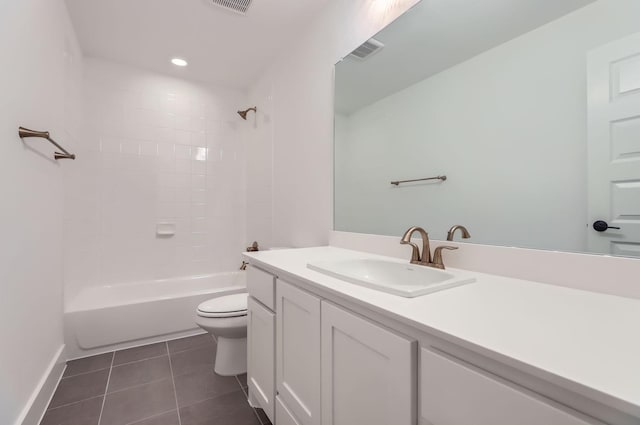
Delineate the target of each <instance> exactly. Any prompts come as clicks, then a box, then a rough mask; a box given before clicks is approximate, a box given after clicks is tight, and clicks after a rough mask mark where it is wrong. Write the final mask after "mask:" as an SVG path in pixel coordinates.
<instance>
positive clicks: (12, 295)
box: [0, 0, 82, 424]
mask: <svg viewBox="0 0 640 425" xmlns="http://www.w3.org/2000/svg"><path fill="white" fill-rule="evenodd" d="M0 52H2V54H1V55H0V69H2V78H0V93H2V94H1V96H0V139H1V140H0V141H1V146H2V155H0V162H1V163H0V169H1V170H2V178H1V179H0V193H1V196H2V208H0V217H1V220H2V222H3V223H4V224H3V234H2V241H3V243H2V248H0V258H1V259H2V260H1V261H2V265H1V266H0V341H2V349H0V364H2V367H0V423H2V424H12V423H20V422H22V419H23V418H24V415H26V414H27V409H28V407H29V405H30V402H31V401H33V399H32V398H31V397H32V396H34V397H35V395H36V394H35V393H36V392H37V390H38V389H39V385H40V383H41V379H43V378H45V377H46V375H47V374H48V372H49V366H50V363H51V362H52V361H54V359H55V358H56V355H57V353H58V352H59V350H60V349H61V348H62V346H63V333H62V310H63V295H62V293H63V271H62V240H63V199H64V196H63V194H64V192H63V184H62V183H63V171H64V169H65V168H67V167H69V165H70V164H71V161H68V160H63V161H59V162H56V161H54V160H53V159H52V158H53V155H52V154H53V151H54V149H53V147H52V146H51V145H50V144H48V143H47V142H45V141H43V140H38V139H30V140H26V141H25V142H24V144H23V143H22V142H21V141H20V139H19V138H18V135H17V131H18V126H20V125H22V126H25V127H29V128H32V129H35V130H49V131H50V132H51V135H52V136H53V137H54V138H55V139H56V140H57V141H58V142H60V144H62V145H63V146H65V147H66V146H71V145H73V140H74V136H77V126H78V123H80V122H82V118H81V116H80V115H79V112H80V108H79V104H78V100H79V99H78V96H79V91H80V89H79V84H80V75H81V68H80V62H81V61H80V52H79V49H78V46H77V43H76V40H75V35H74V33H73V30H72V28H71V25H70V22H69V19H68V15H67V11H66V8H65V5H64V2H63V1H62V0H3V1H2V2H0ZM55 378H56V377H55V376H54V377H53V379H55ZM45 397H46V396H45ZM45 402H46V401H45ZM42 407H44V406H42ZM32 420H33V418H32ZM35 421H37V419H35Z"/></svg>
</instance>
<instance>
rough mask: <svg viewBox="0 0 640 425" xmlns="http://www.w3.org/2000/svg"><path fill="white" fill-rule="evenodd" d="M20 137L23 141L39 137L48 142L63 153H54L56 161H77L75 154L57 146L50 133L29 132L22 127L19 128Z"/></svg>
mask: <svg viewBox="0 0 640 425" xmlns="http://www.w3.org/2000/svg"><path fill="white" fill-rule="evenodd" d="M18 135H19V136H20V138H21V139H26V138H27V137H39V138H41V139H46V140H48V141H49V142H50V143H51V144H53V145H54V146H55V147H56V148H58V149H60V150H61V151H62V152H54V153H53V157H54V158H55V159H56V160H57V159H76V156H75V154H72V153H69V152H68V151H67V150H66V149H65V148H63V147H62V146H60V145H59V144H57V143H56V141H55V140H53V139H52V138H51V137H49V132H48V131H36V130H29V129H28V128H24V127H20V128H18Z"/></svg>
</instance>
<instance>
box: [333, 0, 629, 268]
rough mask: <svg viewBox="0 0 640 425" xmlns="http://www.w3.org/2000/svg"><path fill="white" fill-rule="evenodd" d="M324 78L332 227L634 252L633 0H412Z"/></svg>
mask: <svg viewBox="0 0 640 425" xmlns="http://www.w3.org/2000/svg"><path fill="white" fill-rule="evenodd" d="M335 78H336V81H335V87H336V93H335V111H336V115H335V161H334V166H335V188H334V194H335V202H334V206H335V211H334V228H335V229H336V230H341V231H349V232H360V233H373V234H383V235H396V236H400V235H402V233H403V232H404V231H405V230H406V229H407V228H408V227H410V226H412V225H420V226H423V227H424V228H425V229H427V231H428V232H429V235H430V237H432V238H434V239H445V238H446V234H447V230H448V229H449V228H450V227H451V226H452V225H455V224H462V225H465V226H466V227H467V228H468V229H469V232H470V233H471V239H468V241H469V242H475V243H481V244H490V245H504V246H516V247H525V248H538V249H549V250H559V251H572V252H593V253H604V254H611V255H621V256H631V257H640V1H638V0H596V1H593V0H561V1H540V0H474V1H469V0H446V1H445V0H422V2H420V3H418V4H417V5H416V6H414V7H413V8H412V9H410V10H409V11H407V12H406V13H405V14H404V15H402V16H401V17H399V18H398V19H397V20H396V21H394V22H393V23H391V24H390V25H389V26H388V27H386V28H385V29H384V30H382V31H381V32H380V33H378V34H377V35H375V36H374V37H373V38H372V39H370V40H368V41H367V42H366V43H364V44H363V45H362V46H360V48H358V49H356V50H355V51H354V52H353V53H352V54H350V55H349V56H347V57H345V58H344V59H343V60H342V61H340V62H339V63H338V64H337V65H336V70H335ZM438 176H446V180H442V179H434V180H423V181H416V182H407V183H400V184H398V185H394V184H391V182H396V181H402V180H413V179H423V178H431V177H438ZM596 222H598V223H596ZM594 223H596V224H595V226H594ZM594 227H595V228H594Z"/></svg>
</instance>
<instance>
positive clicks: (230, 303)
mask: <svg viewBox="0 0 640 425" xmlns="http://www.w3.org/2000/svg"><path fill="white" fill-rule="evenodd" d="M248 297H249V294H247V293H246V292H245V293H242V294H233V295H225V296H223V297H218V298H212V299H210V300H207V301H205V302H203V303H201V304H200V305H198V310H197V313H198V316H200V317H212V318H224V317H241V316H246V315H247V298H248Z"/></svg>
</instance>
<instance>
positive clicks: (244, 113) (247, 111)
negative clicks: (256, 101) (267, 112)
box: [238, 106, 258, 121]
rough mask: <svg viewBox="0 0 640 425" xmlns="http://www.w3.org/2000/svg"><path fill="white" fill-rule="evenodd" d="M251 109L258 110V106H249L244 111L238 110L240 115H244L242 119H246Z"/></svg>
mask: <svg viewBox="0 0 640 425" xmlns="http://www.w3.org/2000/svg"><path fill="white" fill-rule="evenodd" d="M249 111H253V112H258V108H257V107H255V106H254V107H253V108H249V109H246V110H244V111H238V115H240V117H242V119H243V120H245V121H246V119H247V114H248V113H249Z"/></svg>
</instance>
